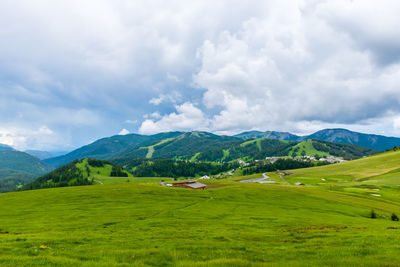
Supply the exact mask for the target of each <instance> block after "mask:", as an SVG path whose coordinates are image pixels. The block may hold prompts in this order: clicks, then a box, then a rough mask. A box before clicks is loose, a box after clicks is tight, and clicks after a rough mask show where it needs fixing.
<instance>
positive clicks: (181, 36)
mask: <svg viewBox="0 0 400 267" xmlns="http://www.w3.org/2000/svg"><path fill="white" fill-rule="evenodd" d="M398 10H400V1H397V0H380V1H377V0H374V1H373V0H335V1H331V0H326V1H324V0H319V1H317V0H248V1H242V0H241V1H237V0H219V1H211V0H192V1H183V0H170V1H162V0H146V1H141V0H136V1H130V0H85V1H78V0H68V1H67V0H56V1H54V0H35V1H30V0H2V1H0V143H3V144H8V145H11V146H13V147H15V148H17V149H21V150H24V149H38V150H49V151H55V150H72V149H74V148H77V147H79V146H82V145H85V144H88V143H90V142H93V141H95V140H96V139H99V138H102V137H106V136H112V135H115V134H128V133H140V134H154V133H158V132H165V131H191V130H201V131H210V132H214V133H217V134H234V133H239V132H241V131H245V130H263V131H264V130H275V131H289V132H292V133H296V134H308V133H312V132H314V131H317V130H320V129H323V128H347V129H350V130H354V131H361V132H366V133H376V134H383V135H388V136H399V137H400V32H399V25H400V16H398Z"/></svg>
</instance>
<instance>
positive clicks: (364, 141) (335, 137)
mask: <svg viewBox="0 0 400 267" xmlns="http://www.w3.org/2000/svg"><path fill="white" fill-rule="evenodd" d="M235 137H238V138H241V139H249V138H274V139H280V140H289V141H305V140H311V139H318V140H323V141H328V142H333V143H343V144H354V145H358V146H362V147H367V148H370V149H374V150H378V151H385V150H387V149H392V148H393V147H395V146H400V138H398V137H387V136H382V135H376V134H365V133H358V132H353V131H349V130H346V129H340V128H339V129H324V130H320V131H317V132H315V133H313V134H310V135H306V136H298V135H294V134H291V133H288V132H275V131H266V132H260V131H249V132H243V133H240V134H237V135H235Z"/></svg>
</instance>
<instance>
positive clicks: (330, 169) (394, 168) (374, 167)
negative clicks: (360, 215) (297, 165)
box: [288, 151, 400, 184]
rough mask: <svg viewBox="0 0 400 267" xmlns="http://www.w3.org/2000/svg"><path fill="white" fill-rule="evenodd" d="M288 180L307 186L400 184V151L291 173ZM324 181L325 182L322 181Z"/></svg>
mask: <svg viewBox="0 0 400 267" xmlns="http://www.w3.org/2000/svg"><path fill="white" fill-rule="evenodd" d="M291 172H293V174H292V175H290V176H288V179H289V180H290V179H292V180H293V179H297V180H301V181H302V182H304V183H307V184H325V183H328V184H329V183H332V182H335V183H336V182H338V181H339V182H340V181H341V182H351V181H358V182H359V181H366V180H368V179H375V178H379V179H381V178H382V179H383V178H388V176H390V178H391V179H392V178H393V179H394V181H396V179H397V181H396V182H395V184H400V151H390V152H384V153H380V154H377V155H374V156H371V157H366V158H361V159H357V160H352V161H347V162H343V163H340V164H333V165H327V166H321V167H315V168H308V169H298V170H294V171H291ZM322 179H324V180H322Z"/></svg>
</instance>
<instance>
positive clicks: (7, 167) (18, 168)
mask: <svg viewBox="0 0 400 267" xmlns="http://www.w3.org/2000/svg"><path fill="white" fill-rule="evenodd" d="M51 170H52V167H51V166H50V165H48V164H46V163H44V162H43V161H41V160H39V159H38V158H35V157H33V156H31V155H29V154H27V153H24V152H20V151H17V150H13V149H12V148H11V149H8V150H1V151H0V192H7V191H13V190H16V187H17V185H18V184H26V183H28V182H30V181H32V180H33V179H34V178H35V177H38V176H39V175H43V174H45V173H47V172H49V171H51Z"/></svg>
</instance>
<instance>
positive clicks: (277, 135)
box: [234, 131, 301, 141]
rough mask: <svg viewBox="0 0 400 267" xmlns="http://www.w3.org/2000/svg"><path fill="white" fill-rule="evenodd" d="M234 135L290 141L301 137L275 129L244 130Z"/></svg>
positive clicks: (245, 137)
mask: <svg viewBox="0 0 400 267" xmlns="http://www.w3.org/2000/svg"><path fill="white" fill-rule="evenodd" d="M234 136H235V137H238V138H241V139H251V138H271V139H280V140H288V141H298V140H300V139H301V137H300V136H297V135H294V134H291V133H288V132H275V131H266V132H260V131H250V132H243V133H240V134H237V135H234Z"/></svg>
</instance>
